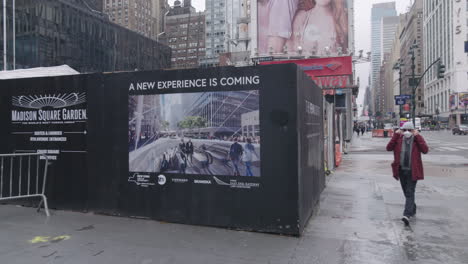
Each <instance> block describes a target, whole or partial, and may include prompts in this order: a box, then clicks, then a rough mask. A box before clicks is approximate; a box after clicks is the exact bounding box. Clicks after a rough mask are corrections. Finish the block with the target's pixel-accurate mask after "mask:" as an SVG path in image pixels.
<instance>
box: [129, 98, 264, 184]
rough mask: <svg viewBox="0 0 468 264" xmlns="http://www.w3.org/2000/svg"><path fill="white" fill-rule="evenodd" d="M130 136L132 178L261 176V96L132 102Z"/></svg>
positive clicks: (134, 100) (136, 100)
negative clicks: (140, 175)
mask: <svg viewBox="0 0 468 264" xmlns="http://www.w3.org/2000/svg"><path fill="white" fill-rule="evenodd" d="M249 121H251V122H249ZM128 135H129V141H128V142H129V169H130V171H131V172H147V173H178V174H198V175H222V176H260V126H259V93H258V90H250V91H230V92H223V91H217V92H199V93H179V94H152V95H133V96H129V133H128ZM137 135H138V136H137Z"/></svg>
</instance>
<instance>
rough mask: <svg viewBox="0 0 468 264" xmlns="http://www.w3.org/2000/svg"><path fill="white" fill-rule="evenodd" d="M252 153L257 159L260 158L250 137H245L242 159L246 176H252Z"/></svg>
mask: <svg viewBox="0 0 468 264" xmlns="http://www.w3.org/2000/svg"><path fill="white" fill-rule="evenodd" d="M254 155H255V157H257V159H260V157H259V155H258V154H257V152H256V151H255V147H254V145H252V139H250V138H247V144H245V147H244V155H243V156H242V161H243V162H244V164H245V175H246V176H254V175H253V173H252V168H251V167H252V162H253V159H254Z"/></svg>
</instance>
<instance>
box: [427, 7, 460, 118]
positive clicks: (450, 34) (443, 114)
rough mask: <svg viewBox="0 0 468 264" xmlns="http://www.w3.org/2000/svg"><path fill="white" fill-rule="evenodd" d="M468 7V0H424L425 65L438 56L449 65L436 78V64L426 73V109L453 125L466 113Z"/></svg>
mask: <svg viewBox="0 0 468 264" xmlns="http://www.w3.org/2000/svg"><path fill="white" fill-rule="evenodd" d="M467 10H468V8H467V3H466V1H434V0H424V1H423V21H424V25H423V28H424V43H425V44H426V45H425V46H424V68H427V67H428V66H429V65H431V64H432V62H434V61H435V60H437V59H438V58H441V60H442V62H443V64H444V65H445V66H446V73H445V76H444V78H443V79H438V78H437V67H433V68H431V69H430V70H429V71H428V73H427V74H426V76H425V77H424V104H425V112H426V113H427V114H430V115H435V116H437V118H442V119H449V124H450V125H451V126H453V125H455V124H460V123H462V120H463V117H465V116H464V111H465V109H464V106H465V104H464V103H463V101H462V100H460V95H463V94H465V93H468V76H467V72H468V59H467V53H465V50H464V43H465V41H467V32H468V31H467ZM465 102H466V101H465ZM465 118H466V117H465Z"/></svg>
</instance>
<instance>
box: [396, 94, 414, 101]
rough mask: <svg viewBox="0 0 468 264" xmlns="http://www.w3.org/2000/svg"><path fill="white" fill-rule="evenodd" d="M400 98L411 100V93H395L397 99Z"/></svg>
mask: <svg viewBox="0 0 468 264" xmlns="http://www.w3.org/2000/svg"><path fill="white" fill-rule="evenodd" d="M398 99H403V100H409V99H411V95H408V94H400V95H395V100H398Z"/></svg>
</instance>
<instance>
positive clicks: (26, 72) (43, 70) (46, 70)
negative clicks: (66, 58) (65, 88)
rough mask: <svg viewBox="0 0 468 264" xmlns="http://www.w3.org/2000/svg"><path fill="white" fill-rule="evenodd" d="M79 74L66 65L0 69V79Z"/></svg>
mask: <svg viewBox="0 0 468 264" xmlns="http://www.w3.org/2000/svg"><path fill="white" fill-rule="evenodd" d="M76 74H80V73H79V72H78V71H76V70H74V69H73V68H71V67H70V66H68V65H60V66H53V67H37V68H30V69H19V70H12V71H0V80H7V79H21V78H33V77H50V76H62V75H76Z"/></svg>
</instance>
